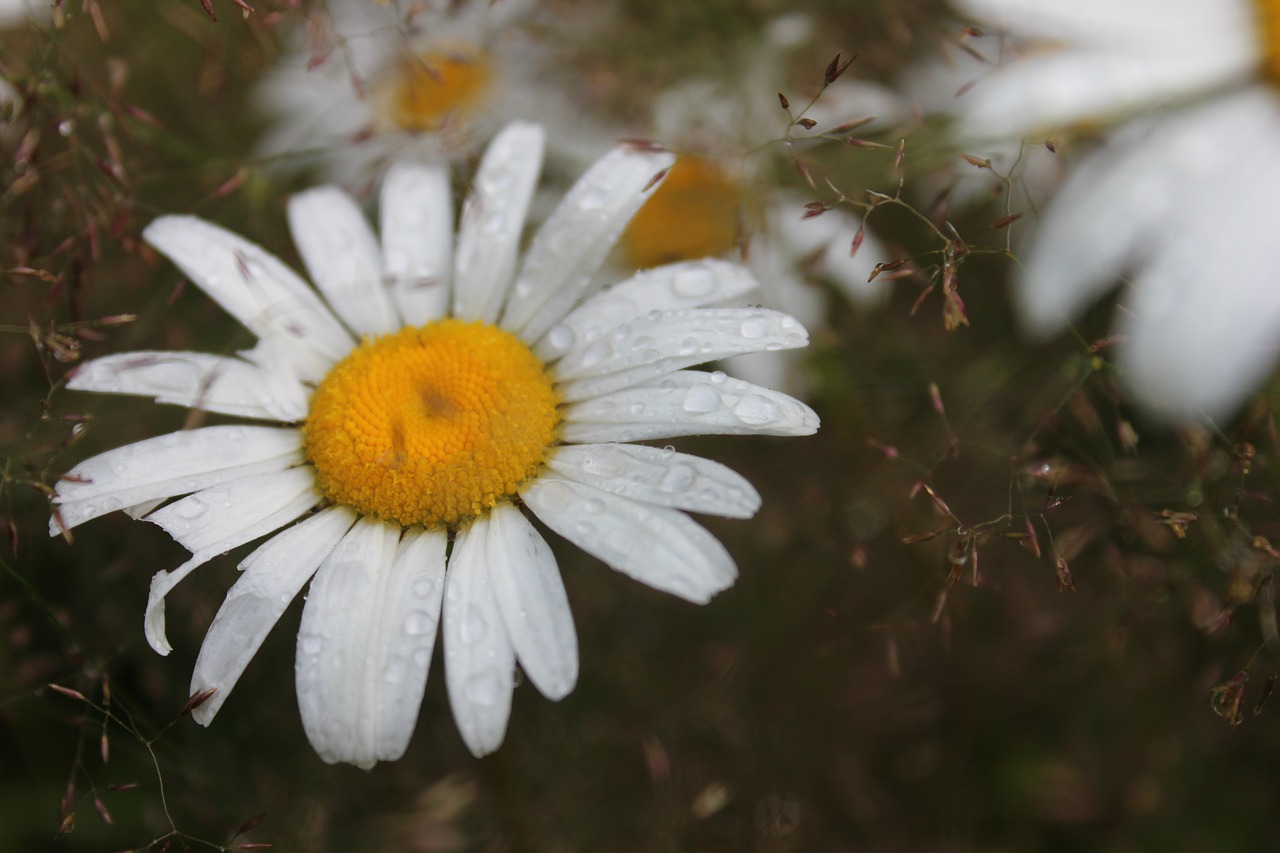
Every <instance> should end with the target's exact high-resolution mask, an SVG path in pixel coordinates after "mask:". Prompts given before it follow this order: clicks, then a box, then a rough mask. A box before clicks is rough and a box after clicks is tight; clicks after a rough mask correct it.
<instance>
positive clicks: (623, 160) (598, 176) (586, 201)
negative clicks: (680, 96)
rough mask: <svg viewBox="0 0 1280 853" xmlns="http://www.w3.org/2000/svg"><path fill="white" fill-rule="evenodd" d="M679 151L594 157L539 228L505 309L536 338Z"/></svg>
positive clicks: (518, 328)
mask: <svg viewBox="0 0 1280 853" xmlns="http://www.w3.org/2000/svg"><path fill="white" fill-rule="evenodd" d="M674 162H675V156H674V155H672V154H669V153H667V152H665V151H644V150H640V149H637V148H630V147H626V146H623V147H619V148H615V149H614V150H613V151H611V152H610V153H608V154H606V155H605V156H604V157H602V158H600V159H599V160H598V161H596V163H595V165H593V166H592V167H591V168H590V169H589V170H587V173H586V174H584V175H583V176H582V177H581V178H580V179H579V180H578V182H577V183H576V184H575V185H574V186H573V188H572V189H570V190H569V192H568V194H567V195H565V197H564V200H563V201H562V202H561V203H560V206H559V207H557V208H556V209H555V211H554V212H552V214H551V216H549V217H547V221H546V222H545V223H544V224H543V226H542V227H541V228H540V229H538V233H537V234H536V235H535V236H534V238H533V243H532V244H531V245H530V246H529V251H528V253H527V254H526V255H525V261H524V266H523V267H521V269H520V275H519V277H518V278H517V280H516V286H515V289H514V290H513V291H512V294H511V299H510V301H509V302H508V303H507V306H506V309H505V311H504V312H503V315H502V323H501V325H502V327H503V328H504V329H506V330H508V331H510V332H512V333H513V334H515V335H517V336H518V337H519V338H520V339H521V340H523V341H525V342H526V343H529V344H533V343H535V342H536V341H537V340H538V339H539V338H541V337H542V336H543V335H544V334H546V332H547V330H548V329H550V328H551V327H552V326H554V325H556V323H558V322H560V320H561V319H562V318H563V317H564V316H565V314H567V313H568V312H569V309H571V308H572V307H573V306H574V304H575V303H576V302H577V301H578V300H579V299H581V298H582V295H583V294H584V293H586V291H587V288H588V287H589V286H590V284H591V277H592V276H593V275H594V274H595V272H596V270H598V269H599V268H600V264H601V263H602V262H603V261H604V257H605V255H606V254H608V252H609V250H610V249H611V248H612V247H613V244H614V243H616V242H617V241H618V236H619V235H620V234H621V233H622V230H623V229H624V228H626V226H627V223H628V222H630V221H631V217H632V216H634V215H635V212H636V211H637V210H639V209H640V205H642V204H644V202H645V200H646V199H647V198H648V197H649V195H651V194H652V193H653V191H654V190H655V189H657V185H658V183H659V182H658V181H655V180H654V179H655V178H656V177H658V176H659V175H660V174H661V172H662V171H663V170H664V169H668V168H670V167H671V164H672V163H674Z"/></svg>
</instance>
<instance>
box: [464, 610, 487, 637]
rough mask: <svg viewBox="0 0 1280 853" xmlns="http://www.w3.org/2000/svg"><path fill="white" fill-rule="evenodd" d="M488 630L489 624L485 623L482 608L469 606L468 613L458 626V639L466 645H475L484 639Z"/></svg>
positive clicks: (465, 613)
mask: <svg viewBox="0 0 1280 853" xmlns="http://www.w3.org/2000/svg"><path fill="white" fill-rule="evenodd" d="M488 630H489V623H488V622H486V621H485V618H484V615H483V614H482V613H481V612H480V608H479V607H476V606H475V605H474V604H468V605H467V609H466V612H464V613H463V614H462V622H461V624H459V625H458V637H459V638H460V639H461V640H462V642H464V643H475V642H478V641H479V640H480V639H482V638H483V637H484V635H485V632H487V631H488Z"/></svg>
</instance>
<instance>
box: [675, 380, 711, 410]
mask: <svg viewBox="0 0 1280 853" xmlns="http://www.w3.org/2000/svg"><path fill="white" fill-rule="evenodd" d="M680 407H681V408H682V409H684V410H685V411H686V412H690V413H692V414H702V415H705V414H707V413H708V412H714V411H715V410H716V409H718V408H720V395H719V394H718V393H716V389H714V388H712V387H711V386H710V385H706V384H703V383H698V384H697V385H694V386H692V387H691V388H690V389H689V390H688V391H686V392H685V393H684V402H683V403H681V404H680Z"/></svg>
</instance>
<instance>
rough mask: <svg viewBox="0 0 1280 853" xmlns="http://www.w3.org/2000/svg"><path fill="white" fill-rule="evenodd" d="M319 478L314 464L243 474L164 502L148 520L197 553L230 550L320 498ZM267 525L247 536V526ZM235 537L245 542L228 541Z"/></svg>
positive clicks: (260, 526) (315, 502)
mask: <svg viewBox="0 0 1280 853" xmlns="http://www.w3.org/2000/svg"><path fill="white" fill-rule="evenodd" d="M315 479H316V478H315V471H314V470H313V469H312V468H311V467H310V466H309V465H307V466H299V467H297V468H290V469H288V470H286V471H271V472H268V473H266V474H255V475H253V476H250V477H241V478H240V479H238V480H232V481H231V482H229V483H221V484H219V485H216V486H211V487H210V488H207V489H202V490H201V491H198V492H196V493H195V494H191V495H187V496H186V497H185V498H182V499H181V500H176V501H174V502H173V503H171V504H168V505H167V506H164V507H161V508H160V509H157V510H155V511H154V512H152V513H151V514H150V515H148V516H147V521H150V522H152V523H154V524H157V525H159V526H160V527H161V528H162V529H163V530H164V531H165V532H166V533H168V534H169V535H170V536H172V537H173V538H174V540H175V541H177V542H178V543H179V544H181V545H182V547H184V548H186V549H187V550H188V551H190V552H192V553H196V552H197V551H205V550H214V549H215V548H218V547H219V546H221V548H220V550H221V551H226V550H229V549H230V548H234V547H236V545H239V544H241V543H243V542H248V541H249V540H250V539H256V538H257V537H258V536H262V535H264V534H266V533H270V532H271V531H272V530H277V529H279V528H281V527H283V526H284V525H286V524H288V523H289V522H291V521H293V520H294V519H295V518H297V517H298V516H300V515H302V514H303V513H304V512H306V511H307V510H309V509H311V508H312V507H314V506H315V505H316V504H318V503H320V501H321V500H322V498H321V497H320V494H319V493H318V492H317V491H316V486H315ZM264 526H265V529H263V530H262V532H261V533H258V534H256V535H251V536H246V531H249V530H252V529H256V528H262V527H264ZM242 536H246V538H241V537H242ZM233 539H238V540H239V541H237V542H235V544H233V545H227V544H226V542H228V541H229V540H233Z"/></svg>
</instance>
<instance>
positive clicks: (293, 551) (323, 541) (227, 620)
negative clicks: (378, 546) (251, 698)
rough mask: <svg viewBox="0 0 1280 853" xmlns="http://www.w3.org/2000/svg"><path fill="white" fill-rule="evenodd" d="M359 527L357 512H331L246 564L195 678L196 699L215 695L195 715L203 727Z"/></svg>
mask: <svg viewBox="0 0 1280 853" xmlns="http://www.w3.org/2000/svg"><path fill="white" fill-rule="evenodd" d="M355 521H356V515H355V513H354V512H352V511H351V510H349V509H346V508H344V507H337V506H333V507H329V508H328V509H325V510H322V511H321V512H318V513H316V514H315V515H313V516H311V517H310V518H307V519H305V520H303V521H301V522H299V523H298V524H296V525H295V526H293V527H290V528H289V529H288V530H285V531H283V532H282V533H280V534H278V535H276V536H273V537H272V538H271V539H269V540H268V541H267V542H266V543H264V544H263V545H262V546H260V547H259V548H258V549H257V550H256V551H254V552H253V553H252V554H250V555H249V556H248V557H245V559H244V561H243V562H241V563H240V570H241V571H242V572H243V574H242V575H241V576H240V579H239V580H237V581H236V582H235V585H233V586H232V587H231V590H230V591H229V592H228V593H227V597H226V599H224V600H223V602H222V606H221V607H219V608H218V613H217V615H215V616H214V617H213V623H212V624H211V625H210V626H209V632H208V633H207V634H205V637H204V643H202V644H201V646H200V655H199V657H197V658H196V666H195V671H194V672H193V673H192V675H191V695H192V696H195V695H196V694H197V693H203V692H204V691H206V690H213V691H214V692H213V694H212V695H211V696H210V697H209V698H208V699H207V700H205V701H204V702H203V703H202V704H201V705H200V706H199V707H197V708H194V709H192V711H191V716H192V718H193V719H194V720H195V721H196V722H197V723H199V724H200V725H202V726H207V725H209V723H211V722H212V721H213V718H214V715H216V714H217V713H218V709H219V708H221V707H222V703H223V702H225V701H227V697H228V696H230V695H231V690H232V688H234V687H235V686H236V682H237V681H239V680H240V676H241V674H243V673H244V670H245V667H247V666H248V665H249V661H250V660H252V659H253V656H254V655H255V654H257V653H258V649H259V648H260V647H261V646H262V642H263V641H264V640H265V639H266V637H267V634H268V633H269V632H270V631H271V629H272V627H273V626H274V625H275V624H276V622H277V621H279V619H280V616H281V614H283V613H284V611H285V609H286V608H287V607H288V606H289V603H290V602H291V601H293V599H294V598H296V597H297V595H298V592H299V591H300V590H301V589H302V587H303V585H304V584H305V583H306V582H307V580H308V579H309V578H310V577H311V576H312V575H313V574H314V573H315V570H316V569H317V568H318V567H319V566H320V563H321V562H323V561H324V559H325V557H327V556H329V552H330V551H332V550H333V547H334V546H335V545H337V544H338V540H339V539H341V538H342V537H343V535H344V534H345V533H346V532H347V531H348V530H350V529H351V525H353V524H355Z"/></svg>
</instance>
